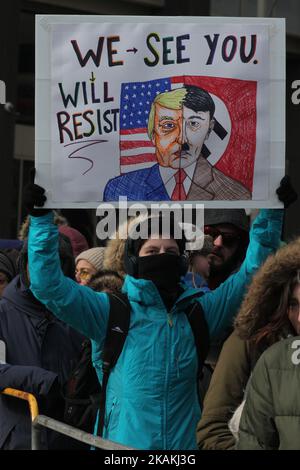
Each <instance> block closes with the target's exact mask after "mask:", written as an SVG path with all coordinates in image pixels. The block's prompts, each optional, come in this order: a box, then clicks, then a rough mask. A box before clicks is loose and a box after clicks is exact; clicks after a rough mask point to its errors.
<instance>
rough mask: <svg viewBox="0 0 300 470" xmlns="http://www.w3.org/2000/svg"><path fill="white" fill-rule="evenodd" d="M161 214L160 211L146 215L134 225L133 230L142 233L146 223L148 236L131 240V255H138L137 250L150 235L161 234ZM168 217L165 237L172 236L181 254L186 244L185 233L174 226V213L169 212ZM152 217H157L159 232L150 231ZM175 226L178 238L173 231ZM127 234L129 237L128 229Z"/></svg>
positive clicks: (138, 250)
mask: <svg viewBox="0 0 300 470" xmlns="http://www.w3.org/2000/svg"><path fill="white" fill-rule="evenodd" d="M163 217H164V216H163V215H162V214H161V213H159V215H154V216H152V217H147V218H146V219H145V220H142V221H141V222H138V223H137V224H136V225H134V227H135V230H136V231H137V232H138V233H143V226H144V225H146V230H145V231H146V233H147V234H148V237H147V238H137V239H136V240H132V247H133V253H132V254H133V255H134V256H138V255H139V252H140V249H141V248H142V246H143V245H144V243H145V242H146V241H147V240H149V238H151V236H153V235H163V233H164V231H163ZM168 217H170V233H169V234H167V237H168V238H173V239H174V240H175V241H176V243H177V245H178V248H179V252H180V254H181V255H182V254H183V253H184V251H185V244H186V238H185V234H184V230H183V229H182V228H181V227H178V226H177V227H176V225H175V224H176V221H175V220H174V215H173V213H171V214H170V215H168ZM154 218H157V219H158V224H159V225H158V226H159V233H158V234H157V233H154V232H153V233H152V227H151V220H152V219H154ZM175 228H177V232H179V234H180V237H179V238H178V236H176V233H175ZM128 236H129V237H130V231H129V234H128Z"/></svg>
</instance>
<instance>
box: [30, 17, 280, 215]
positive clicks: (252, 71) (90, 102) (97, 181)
mask: <svg viewBox="0 0 300 470" xmlns="http://www.w3.org/2000/svg"><path fill="white" fill-rule="evenodd" d="M284 34H285V31H284V20H281V19H273V18H272V19H267V18H265V19H264V18H259V19H250V18H226V19H225V18H214V17H209V18H200V17H199V18H186V17H185V18H177V17H172V18H165V17H160V18H159V17H107V16H106V17H101V16H74V17H72V16H51V15H50V16H38V17H37V71H36V92H37V96H36V101H37V108H36V111H37V112H36V166H37V174H38V182H39V183H40V184H41V185H42V186H44V187H45V188H47V190H48V206H49V207H97V206H98V205H99V203H100V202H102V201H117V200H118V198H119V197H120V196H126V197H127V198H128V200H130V201H146V202H151V201H168V200H169V201H170V200H171V201H172V200H173V201H181V202H182V201H201V202H204V203H205V206H206V207H255V208H257V207H279V206H280V204H279V203H278V201H277V199H276V196H275V189H276V187H277V186H278V183H279V180H280V178H281V176H283V174H284V158H285V155H284V148H285V135H284V127H285V116H284V95H285V81H284V79H285V74H284V69H285V50H284Z"/></svg>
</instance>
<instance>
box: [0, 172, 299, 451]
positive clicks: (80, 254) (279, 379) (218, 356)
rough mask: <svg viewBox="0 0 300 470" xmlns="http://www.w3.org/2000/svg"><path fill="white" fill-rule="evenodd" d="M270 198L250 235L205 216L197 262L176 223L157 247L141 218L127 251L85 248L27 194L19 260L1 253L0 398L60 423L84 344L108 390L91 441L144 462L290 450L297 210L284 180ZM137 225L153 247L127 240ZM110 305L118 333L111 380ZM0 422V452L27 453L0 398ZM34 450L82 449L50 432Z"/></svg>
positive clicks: (231, 214)
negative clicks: (156, 455)
mask: <svg viewBox="0 0 300 470" xmlns="http://www.w3.org/2000/svg"><path fill="white" fill-rule="evenodd" d="M278 197H279V199H280V200H281V201H282V202H283V203H284V205H285V209H261V210H260V211H259V213H258V215H257V216H256V218H255V219H254V220H253V221H252V223H250V220H249V217H248V216H247V215H246V213H245V211H244V210H242V209H226V210H206V211H205V214H204V219H205V228H204V233H205V236H204V243H203V247H202V248H201V249H200V250H193V251H187V250H186V246H185V242H186V240H185V234H184V231H183V230H181V231H180V230H179V231H178V227H175V222H174V221H173V222H174V223H173V226H172V230H171V234H170V233H169V234H168V235H167V234H166V233H165V231H164V230H165V229H164V224H162V223H161V222H162V218H163V216H162V215H161V214H160V215H158V216H156V217H158V219H159V220H158V221H159V223H158V224H157V225H156V230H157V232H156V233H151V227H152V224H151V217H149V216H148V217H137V218H134V219H131V220H130V221H128V222H127V233H128V237H127V239H125V240H124V239H122V238H120V237H118V233H117V234H116V237H115V238H114V239H112V240H109V241H108V242H107V244H106V246H105V247H91V246H89V244H88V242H87V241H86V239H85V238H84V236H83V235H82V234H81V233H80V232H78V230H76V229H74V228H72V227H70V226H68V223H67V221H66V220H65V219H61V218H60V217H58V216H57V215H56V214H55V213H54V212H53V211H51V210H49V209H43V207H42V206H43V204H44V202H45V195H44V190H43V189H42V188H40V187H38V186H37V185H35V184H31V185H29V186H28V187H27V188H26V193H25V194H24V201H25V206H26V209H27V211H28V213H29V217H28V218H27V220H26V223H25V224H24V226H23V228H22V234H21V235H20V236H21V238H22V241H23V243H22V248H21V249H20V250H16V249H11V248H7V249H2V250H1V252H0V296H1V297H2V298H1V300H0V342H2V343H3V344H4V345H5V357H2V358H1V361H0V362H1V363H0V390H4V389H5V388H7V387H11V388H16V389H19V390H23V391H25V392H29V393H33V394H34V395H35V396H36V398H37V401H38V405H39V410H40V412H41V413H42V414H45V415H47V416H50V417H53V418H55V419H58V420H60V421H64V419H65V416H66V403H65V390H66V389H65V384H66V383H67V381H68V378H69V377H70V374H71V372H72V370H73V368H74V365H75V364H76V363H77V362H78V360H79V359H80V355H81V354H82V351H83V345H86V344H87V340H88V344H89V345H90V354H91V363H92V365H93V367H94V370H95V376H96V377H97V380H98V382H99V384H100V386H102V395H103V389H105V399H103V396H102V397H101V400H100V401H99V408H100V409H99V411H98V410H97V411H96V413H95V415H94V418H93V419H94V423H93V426H92V427H93V430H91V431H92V432H94V433H95V434H98V435H101V436H102V437H103V438H105V439H109V440H110V441H114V442H117V443H120V444H123V445H125V446H128V447H131V448H136V449H146V450H174V449H181V450H195V449H300V444H299V439H298V438H297V436H299V433H300V418H299V416H300V400H299V398H298V393H297V388H298V387H297V385H299V380H300V372H299V371H300V364H299V362H300V353H299V360H298V356H297V348H298V349H300V340H299V341H298V340H297V335H300V309H299V304H300V242H299V239H296V240H293V241H291V242H289V243H283V242H282V240H281V236H282V223H283V217H284V211H285V210H286V208H287V207H288V205H289V204H290V203H291V202H293V201H294V200H295V197H296V195H295V192H294V191H293V189H292V188H291V186H290V184H289V182H288V181H287V180H286V179H284V181H283V183H282V184H281V186H280V188H279V190H278ZM37 207H40V208H39V209H38V208H37ZM143 225H144V226H146V227H147V229H148V233H149V237H148V238H147V239H140V238H138V239H136V238H135V237H132V231H133V230H136V229H137V227H138V228H139V231H140V232H141V230H140V229H141V227H142V226H143ZM171 225H172V224H171ZM122 233H124V230H122ZM178 233H180V237H179V236H178ZM113 297H114V298H115V300H113ZM115 301H117V304H116V303H115ZM118 302H123V304H124V305H123V307H122V308H123V311H124V312H125V313H126V312H127V311H128V327H127V329H126V332H125V333H126V335H125V336H124V339H123V344H122V347H121V348H120V351H119V355H118V357H117V358H116V364H114V365H113V367H112V368H111V370H110V371H109V372H110V373H109V375H107V374H106V373H107V370H106V369H105V364H106V362H105V359H104V358H105V355H104V350H105V345H106V339H107V335H108V331H109V330H110V329H114V328H115V327H114V328H112V321H111V316H112V310H114V309H115V305H118ZM120 311H121V307H120ZM195 313H196V317H197V318H196V320H195ZM125 316H126V315H125ZM199 318H200V319H201V320H199ZM193 322H194V323H193ZM115 329H116V328H115ZM297 341H298V342H297ZM203 344H205V345H206V347H207V350H206V351H205V357H204V359H203V348H202V350H201V345H203ZM200 350H201V351H200ZM200 356H201V358H202V359H203V361H202V359H201V360H200V359H199V358H200ZM104 383H105V385H104ZM101 406H102V408H101ZM0 416H1V418H0V449H29V448H30V447H31V423H30V418H29V415H28V410H27V405H26V403H24V402H23V401H21V400H18V399H16V398H12V397H9V396H6V395H3V394H0ZM41 445H42V447H43V448H44V449H78V448H86V447H84V446H83V445H82V444H81V443H78V442H77V441H75V440H72V439H70V438H67V437H65V436H63V435H61V434H58V433H55V432H54V431H50V430H46V429H44V430H43V432H42V435H41Z"/></svg>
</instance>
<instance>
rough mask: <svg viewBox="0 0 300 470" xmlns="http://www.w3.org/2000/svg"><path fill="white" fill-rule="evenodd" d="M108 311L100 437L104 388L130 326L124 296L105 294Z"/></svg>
mask: <svg viewBox="0 0 300 470" xmlns="http://www.w3.org/2000/svg"><path fill="white" fill-rule="evenodd" d="M107 295H108V296H109V301H110V311H109V319H108V326H107V332H106V337H105V341H104V346H103V351H102V372H103V380H102V393H101V400H100V412H99V417H98V426H97V435H98V436H102V433H103V427H104V416H105V404H106V388H107V383H108V379H109V375H110V372H111V370H112V368H113V367H114V366H115V365H116V363H117V361H118V359H119V356H120V354H121V352H122V349H123V346H124V343H125V340H126V337H127V334H128V330H129V324H130V312H131V307H130V303H129V300H128V298H127V296H126V295H125V294H121V293H118V294H107Z"/></svg>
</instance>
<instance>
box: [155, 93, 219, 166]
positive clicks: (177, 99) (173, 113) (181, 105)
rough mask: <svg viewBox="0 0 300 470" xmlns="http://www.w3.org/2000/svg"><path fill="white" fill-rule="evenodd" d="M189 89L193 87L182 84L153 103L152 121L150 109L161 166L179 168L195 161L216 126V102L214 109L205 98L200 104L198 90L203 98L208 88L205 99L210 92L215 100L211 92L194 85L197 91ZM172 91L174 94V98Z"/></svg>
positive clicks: (157, 156) (157, 154)
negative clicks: (196, 99) (196, 100)
mask: <svg viewBox="0 0 300 470" xmlns="http://www.w3.org/2000/svg"><path fill="white" fill-rule="evenodd" d="M188 90H189V88H188V89H186V88H182V89H178V90H174V91H171V92H167V93H164V94H163V99H161V100H157V102H155V103H154V104H153V107H152V110H151V112H152V122H150V119H151V113H150V117H149V122H150V126H148V129H149V135H150V134H151V139H152V142H153V144H154V145H155V148H156V158H157V161H158V163H159V165H161V166H165V167H171V168H174V169H177V168H185V167H187V166H189V165H191V164H192V163H194V162H195V161H196V160H197V158H198V157H199V155H200V154H201V149H202V146H203V143H204V141H205V140H206V139H207V138H208V136H209V134H210V132H211V130H212V128H213V125H214V120H213V119H212V117H211V116H212V114H213V112H214V104H213V110H212V109H211V106H209V105H210V104H211V103H210V102H209V104H207V103H206V101H205V102H204V103H203V102H201V103H200V105H199V103H197V102H196V103H195V90H196V98H197V96H198V95H199V94H201V98H203V97H202V95H203V92H204V93H205V95H204V97H205V99H206V100H207V96H208V97H209V99H210V100H211V102H212V99H211V98H210V95H209V94H208V93H207V92H205V91H204V90H202V89H201V88H198V87H192V91H193V92H194V95H193V94H191V92H190V91H188ZM168 95H169V96H170V97H171V95H172V97H173V102H172V101H171V100H170V99H169V96H168ZM189 95H191V96H189ZM198 101H199V96H198ZM202 101H203V99H202ZM212 103H213V102H212ZM189 106H192V108H191V107H189ZM172 108H175V109H172Z"/></svg>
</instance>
